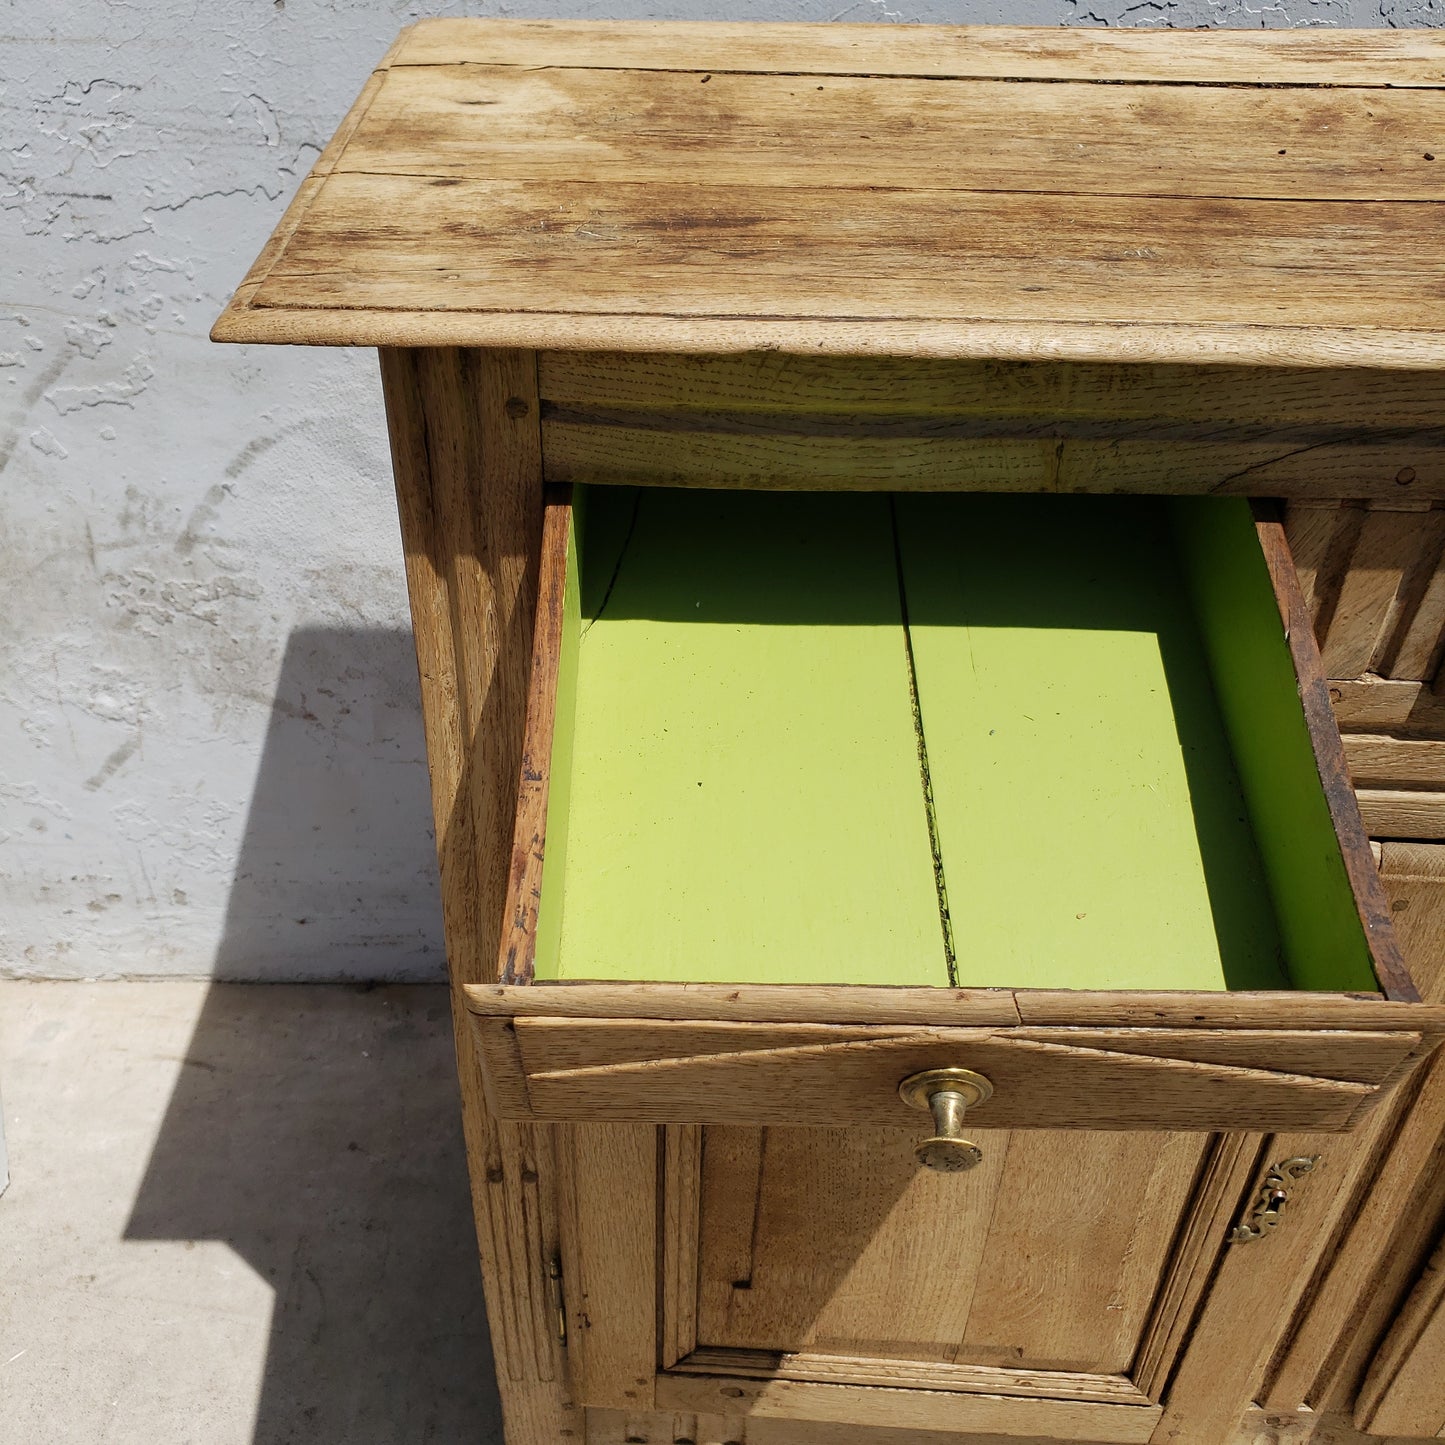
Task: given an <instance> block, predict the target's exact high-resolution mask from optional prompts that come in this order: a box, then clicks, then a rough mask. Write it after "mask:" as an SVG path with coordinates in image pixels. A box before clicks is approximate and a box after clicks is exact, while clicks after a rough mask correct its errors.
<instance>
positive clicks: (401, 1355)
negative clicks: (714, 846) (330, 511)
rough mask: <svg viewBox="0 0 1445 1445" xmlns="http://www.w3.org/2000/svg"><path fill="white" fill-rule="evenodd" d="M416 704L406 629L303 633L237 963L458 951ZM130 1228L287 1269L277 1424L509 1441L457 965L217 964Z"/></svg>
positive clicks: (261, 786)
mask: <svg viewBox="0 0 1445 1445" xmlns="http://www.w3.org/2000/svg"><path fill="white" fill-rule="evenodd" d="M417 718H418V706H417V701H416V671H415V662H414V660H413V657H412V653H411V643H410V639H409V637H407V636H406V635H405V634H395V633H378V632H361V633H355V634H347V633H342V632H325V633H321V632H315V631H311V632H304V633H298V634H296V635H295V636H293V638H292V640H291V645H290V647H289V648H288V651H287V656H286V662H285V666H284V668H283V675H282V678H281V682H280V686H279V689H278V702H277V707H276V709H275V711H274V712H273V718H272V725H271V728H270V731H269V733H268V736H267V740H266V746H265V749H264V752H263V756H262V762H261V768H260V773H259V775H258V778H257V783H256V789H255V793H254V796H253V800H252V806H251V810H250V814H249V817H248V824H247V830H246V836H245V841H244V844H243V846H242V849H241V854H240V858H239V861H238V865H237V873H236V882H235V885H234V888H233V891H232V893H231V897H230V901H229V908H228V915H227V926H226V932H225V937H224V939H223V940H222V943H221V946H220V949H219V951H218V954H217V959H216V972H217V974H218V975H219V976H220V977H223V978H224V977H231V978H235V977H241V978H261V979H276V978H280V977H287V976H289V977H297V976H300V977H307V976H310V977H316V976H317V975H324V974H326V973H328V972H330V973H336V972H341V973H342V974H343V975H345V974H351V975H353V976H354V975H356V974H368V973H369V974H373V975H374V974H378V973H389V974H391V975H393V976H397V975H400V976H401V977H428V976H430V977H436V976H438V975H439V974H440V971H441V959H442V948H441V941H440V940H441V930H440V918H439V909H438V907H437V904H436V888H435V883H434V881H433V880H434V877H435V854H434V852H433V846H432V840H431V835H430V826H429V824H430V816H429V809H428V801H427V792H426V774H425V770H424V767H422V766H419V765H418V762H419V759H420V758H421V742H420V736H419V724H418V722H417ZM368 740H369V741H368ZM368 915H370V918H371V919H377V918H380V919H387V918H390V919H392V920H393V922H394V927H393V928H392V930H391V933H390V935H389V936H388V938H387V939H386V940H385V942H384V944H380V945H379V944H377V943H376V941H375V940H376V936H377V934H378V933H379V932H380V931H381V930H380V929H378V928H377V927H375V925H374V923H373V922H369V921H368ZM288 919H290V920H291V921H290V922H289V923H288V922H287V920H288ZM300 920H306V921H305V922H301V921H300ZM356 936H359V937H363V938H365V940H366V943H367V946H366V948H365V949H364V950H363V949H362V948H361V947H360V946H359V944H358V945H357V946H356V947H355V948H354V949H352V951H350V952H348V949H349V948H350V944H349V942H348V940H349V939H353V938H354V937H356ZM338 963H339V965H340V967H339V968H338ZM126 1238H128V1239H218V1240H223V1241H225V1242H226V1243H227V1244H229V1245H230V1246H231V1247H232V1248H233V1249H235V1250H236V1251H237V1253H238V1254H240V1255H241V1256H242V1257H243V1258H244V1259H245V1260H246V1261H247V1263H249V1264H250V1265H251V1267H252V1268H254V1269H255V1270H256V1271H257V1272H258V1273H260V1274H261V1275H262V1276H263V1277H264V1278H266V1279H268V1280H269V1281H270V1282H271V1284H272V1285H273V1286H274V1288H275V1291H276V1305H275V1313H274V1315H273V1317H272V1326H271V1335H270V1341H269V1349H268V1354H267V1359H266V1364H265V1371H264V1378H263V1382H262V1386H261V1397H260V1400H259V1403H258V1410H257V1419H256V1427H255V1433H254V1437H253V1438H254V1442H255V1445H291V1442H295V1445H301V1442H303V1441H304V1442H306V1445H343V1442H344V1445H412V1442H418V1445H420V1442H426V1445H462V1442H466V1445H486V1442H489V1441H500V1440H501V1425H500V1407H499V1405H498V1401H497V1392H496V1384H495V1380H494V1377H493V1374H492V1366H491V1353H490V1349H489V1346H488V1341H487V1328H486V1316H485V1312H484V1308H483V1304H482V1292H481V1279H480V1274H479V1270H478V1265H477V1250H476V1243H475V1236H474V1233H473V1227H472V1218H471V1209H470V1202H469V1197H468V1190H467V1177H466V1163H465V1156H464V1152H463V1147H462V1136H461V1122H460V1105H459V1101H458V1095H457V1082H456V1073H455V1064H454V1058H453V1053H452V1039H451V1020H450V1014H449V1010H448V1004H447V994H446V989H445V986H444V985H441V984H422V985H409V984H408V985H385V986H379V987H372V986H368V985H365V984H362V985H354V984H331V985H325V984H293V985H288V986H285V987H264V986H256V985H246V984H239V983H226V982H217V983H216V984H214V985H213V986H212V988H211V990H210V992H209V994H208V995H207V998H206V1003H205V1005H204V1008H203V1010H202V1012H201V1015H200V1018H199V1020H198V1023H197V1026H196V1030H195V1034H194V1036H193V1037H192V1039H191V1042H190V1045H189V1048H188V1050H187V1055H186V1059H185V1064H184V1067H183V1069H182V1072H181V1076H180V1080H179V1082H178V1084H177V1086H176V1089H175V1093H174V1094H173V1096H172V1098H171V1100H170V1104H169V1106H168V1109H167V1112H166V1116H165V1119H164V1121H163V1123H162V1126H161V1130H160V1133H159V1136H158V1138H157V1141H156V1145H155V1149H154V1151H153V1153H152V1156H151V1159H150V1163H149V1167H148V1169H147V1171H146V1175H145V1178H144V1180H143V1182H142V1185H141V1188H140V1191H139V1194H138V1196H137V1198H136V1201H135V1205H134V1208H133V1210H132V1213H131V1217H130V1220H129V1222H128V1224H127V1227H126Z"/></svg>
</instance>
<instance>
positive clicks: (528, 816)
mask: <svg viewBox="0 0 1445 1445" xmlns="http://www.w3.org/2000/svg"><path fill="white" fill-rule="evenodd" d="M570 518H571V496H570V493H569V491H568V490H567V489H558V490H557V491H556V492H555V493H554V496H553V497H552V499H551V501H550V503H549V505H548V506H547V507H546V508H545V514H544V520H543V524H542V540H541V544H540V545H541V551H540V560H539V563H538V583H537V608H536V629H535V631H534V633H533V638H532V652H531V679H530V681H529V683H528V685H527V710H526V717H527V723H526V732H525V734H524V736H523V740H522V759H521V765H520V767H519V769H518V774H517V777H518V783H517V803H516V817H515V822H514V824H513V829H512V853H511V865H510V867H509V869H508V873H507V900H508V904H509V907H508V908H507V916H506V919H505V921H504V923H503V926H502V940H501V951H500V957H499V958H498V961H497V974H496V976H497V977H498V978H499V979H500V980H501V981H502V982H503V983H508V984H515V983H529V982H530V981H531V978H532V975H533V972H534V969H535V963H536V957H535V956H536V949H537V915H538V911H539V909H540V906H541V900H542V861H543V850H544V844H545V840H546V836H547V801H548V794H549V784H550V781H551V776H552V766H551V763H552V737H553V732H554V730H555V727H556V722H557V669H558V662H559V660H560V657H561V653H562V617H563V596H564V592H565V589H566V582H567V551H568V545H569V543H568V537H569V531H570Z"/></svg>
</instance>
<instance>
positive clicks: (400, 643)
mask: <svg viewBox="0 0 1445 1445" xmlns="http://www.w3.org/2000/svg"><path fill="white" fill-rule="evenodd" d="M445 960H446V952H445V948H444V945H443V942H442V927H441V902H440V899H439V896H438V891H437V867H436V849H435V846H434V844H433V841H432V820H431V799H430V794H429V791H428V786H427V774H426V750H425V745H424V741H423V737H422V727H421V701H420V697H419V695H418V691H417V675H416V654H415V652H414V651H413V650H412V641H411V634H410V633H409V632H395V631H389V630H385V629H381V628H372V629H366V630H355V631H341V630H338V629H329V628H301V629H298V630H297V631H295V632H293V633H292V634H291V636H290V638H289V639H288V641H287V644H286V654H285V656H284V658H283V659H282V663H281V675H280V678H279V680H278V683H277V687H276V697H275V699H274V701H273V702H272V706H271V722H270V726H269V727H268V729H267V732H266V741H265V745H264V747H263V749H262V752H261V765H260V769H259V771H258V773H257V775H256V786H255V791H254V792H253V793H252V796H251V807H250V811H249V813H248V814H247V817H246V830H245V835H244V837H243V839H242V842H241V850H240V854H239V856H238V858H237V860H236V875H235V878H234V880H233V882H232V884H231V892H230V897H229V899H228V902H227V907H226V921H225V927H224V930H223V933H222V937H221V943H220V946H219V948H218V950H217V953H216V959H215V964H214V967H213V969H212V972H213V973H214V974H215V976H216V977H217V978H222V979H240V980H251V979H257V980H263V981H267V982H270V981H276V982H286V983H291V982H298V981H301V980H307V979H317V980H331V979H338V978H341V979H358V980H359V979H386V980H389V981H404V982H411V981H413V980H415V981H417V982H422V981H431V980H435V981H440V980H441V979H443V978H445V976H446V963H445Z"/></svg>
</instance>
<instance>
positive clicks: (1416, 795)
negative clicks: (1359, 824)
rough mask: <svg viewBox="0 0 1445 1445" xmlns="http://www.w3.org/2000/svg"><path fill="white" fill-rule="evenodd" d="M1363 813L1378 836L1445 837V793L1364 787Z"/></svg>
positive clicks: (1361, 806) (1367, 822)
mask: <svg viewBox="0 0 1445 1445" xmlns="http://www.w3.org/2000/svg"><path fill="white" fill-rule="evenodd" d="M1359 803H1360V816H1361V817H1362V818H1363V819H1364V821H1365V826H1366V827H1367V828H1368V829H1369V830H1370V834H1371V836H1373V837H1376V838H1422V839H1430V838H1445V793H1436V792H1428V793H1427V792H1414V791H1411V790H1409V789H1406V788H1361V789H1360V790H1359Z"/></svg>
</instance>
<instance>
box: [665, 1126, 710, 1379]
mask: <svg viewBox="0 0 1445 1445" xmlns="http://www.w3.org/2000/svg"><path fill="white" fill-rule="evenodd" d="M702 1150H703V1131H702V1130H701V1129H699V1128H696V1127H694V1126H692V1125H686V1124H684V1125H677V1126H673V1127H670V1128H668V1129H667V1130H665V1131H664V1139H663V1151H662V1157H663V1184H662V1224H661V1231H662V1237H661V1246H660V1247H661V1251H662V1289H661V1293H660V1295H659V1310H660V1320H659V1325H660V1335H661V1351H660V1360H659V1363H660V1364H661V1366H662V1368H663V1369H671V1368H672V1367H673V1366H674V1365H675V1364H676V1363H677V1362H678V1361H679V1360H681V1359H682V1358H683V1357H684V1356H686V1355H691V1354H692V1353H693V1352H694V1351H695V1350H696V1348H697V1308H698V1237H699V1234H700V1232H701V1219H702Z"/></svg>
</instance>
